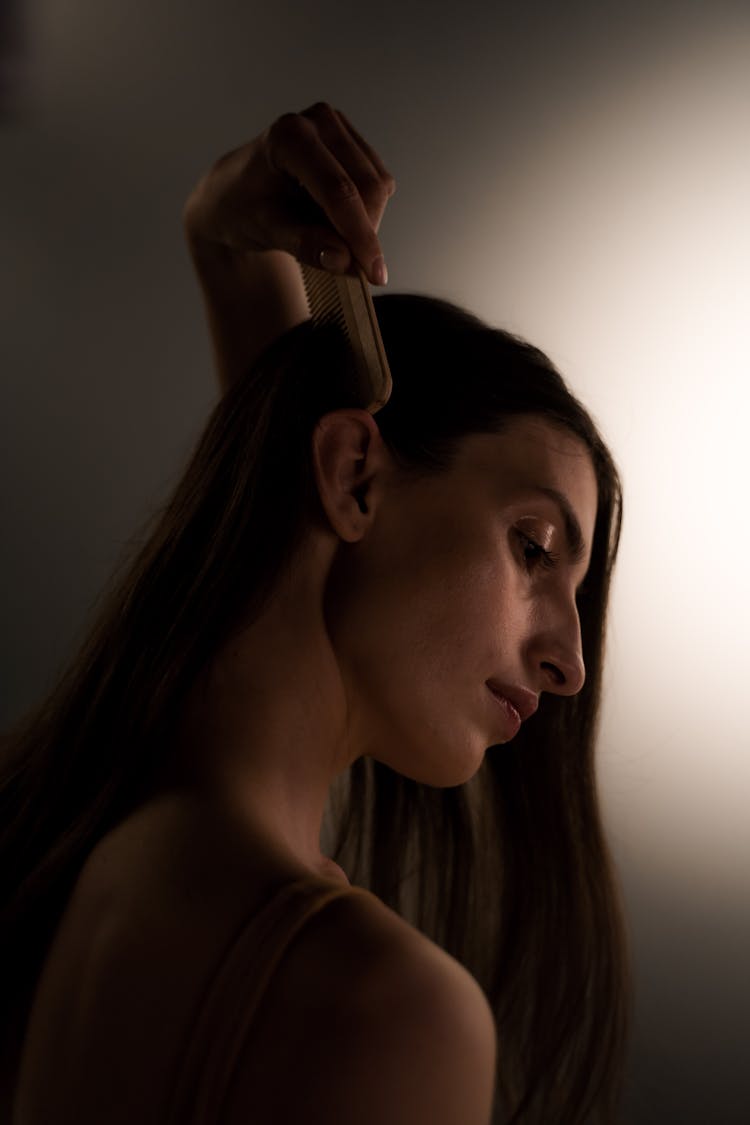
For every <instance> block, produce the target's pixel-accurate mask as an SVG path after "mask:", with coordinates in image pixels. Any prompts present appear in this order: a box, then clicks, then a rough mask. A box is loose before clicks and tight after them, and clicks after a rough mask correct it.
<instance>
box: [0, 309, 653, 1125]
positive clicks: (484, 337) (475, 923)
mask: <svg viewBox="0 0 750 1125" xmlns="http://www.w3.org/2000/svg"><path fill="white" fill-rule="evenodd" d="M376 307H377V313H378V319H379V322H380V327H381V332H382V335H383V340H384V343H385V347H386V351H387V353H388V357H389V362H390V366H391V371H392V375H393V393H392V396H391V398H390V400H389V402H388V403H387V405H386V406H385V407H384V408H383V409H382V410H380V411H379V412H378V414H377V415H376V421H377V423H378V426H379V428H380V431H381V434H382V436H383V438H384V441H385V443H386V445H387V446H388V448H389V450H390V451H391V453H392V455H393V457H394V459H395V460H396V462H397V464H398V466H399V467H400V469H401V470H402V471H403V472H404V473H412V474H417V475H420V474H435V473H441V472H445V471H447V470H448V469H450V467H451V464H452V463H453V457H454V456H455V454H456V453H457V451H458V447H459V443H460V441H461V439H462V438H463V437H464V436H465V435H468V434H471V433H494V432H500V431H501V430H502V427H503V425H504V424H505V420H506V419H507V418H508V417H509V416H511V415H513V414H521V413H523V414H530V413H531V414H537V415H542V416H543V417H545V418H546V419H547V420H548V421H552V422H554V423H555V424H559V425H561V426H564V427H566V428H567V430H569V431H572V432H573V433H574V434H576V435H577V436H578V437H579V438H580V439H581V440H582V441H583V442H584V443H585V445H586V446H587V447H588V449H589V452H590V455H591V458H592V461H593V464H594V468H595V471H596V476H597V481H598V489H599V507H598V514H597V520H596V527H595V533H594V543H593V550H592V555H591V563H590V566H589V571H588V574H587V576H586V579H585V581H584V583H583V586H582V587H581V590H580V593H579V596H578V607H579V614H580V619H581V631H582V637H583V650H584V659H585V664H586V671H587V676H586V682H585V686H584V688H583V690H582V691H581V692H580V693H579V694H578V695H576V696H573V697H561V696H555V695H549V696H543V698H542V704H541V706H540V708H539V711H538V712H537V714H536V715H535V716H534V717H533V718H532V719H530V720H528V721H527V723H525V724H524V727H523V728H522V731H521V733H519V734H518V735H517V736H516V738H515V739H514V740H513V741H512V742H511V743H509V744H508V745H505V746H503V747H502V748H499V747H498V748H497V749H496V750H494V751H490V752H489V753H488V754H486V756H485V760H484V762H483V765H482V767H481V769H480V770H479V771H478V773H477V774H476V775H475V777H474V778H472V779H471V781H470V782H469V783H468V784H466V785H464V786H459V787H456V788H449V789H435V788H432V787H429V786H425V785H421V784H419V783H417V782H414V781H412V780H411V779H408V778H404V777H402V776H401V775H399V774H397V773H396V772H395V771H393V770H391V769H390V768H389V767H387V766H385V765H383V764H382V763H380V762H377V761H375V760H374V759H372V758H365V757H362V758H360V759H358V760H357V761H356V762H355V763H354V765H353V766H352V767H351V768H350V770H348V771H347V774H346V777H345V782H346V784H345V786H339V787H334V789H335V791H332V794H331V801H330V806H329V809H328V810H327V811H328V813H330V815H331V817H332V820H331V822H330V823H331V824H332V827H333V832H334V836H335V844H334V850H333V858H334V859H336V860H337V862H339V863H341V864H342V865H343V866H344V867H345V869H346V870H347V872H348V874H349V877H350V880H351V882H352V883H353V884H357V885H361V886H364V887H367V888H369V889H370V890H372V891H373V892H374V893H375V894H376V895H378V896H379V897H380V898H381V899H382V900H383V901H384V902H385V903H386V904H387V905H389V906H390V907H391V908H392V909H394V910H397V911H398V912H399V913H401V914H403V915H404V916H405V917H409V916H410V911H411V918H410V920H411V921H412V922H413V924H414V925H416V926H417V927H418V928H419V929H420V930H422V932H424V933H425V934H427V935H428V936H429V937H431V938H432V940H434V941H436V942H437V943H438V944H440V945H442V946H443V948H444V949H446V950H447V951H448V952H449V953H451V954H452V955H453V956H454V957H456V958H457V959H458V960H459V961H461V962H462V963H463V964H464V965H466V967H467V968H468V969H469V970H470V971H471V972H473V973H474V975H475V976H476V978H477V980H478V981H479V983H480V984H481V985H482V986H483V988H484V990H485V992H486V994H487V996H488V998H489V1000H490V1003H491V1005H492V1007H493V1009H494V1011H495V1014H496V1020H497V1029H498V1042H499V1052H498V1074H497V1099H496V1107H495V1116H494V1120H495V1121H496V1122H498V1123H500V1122H503V1123H504V1125H505V1123H508V1125H510V1123H511V1122H512V1123H514V1125H515V1123H516V1122H518V1123H520V1122H529V1123H532V1122H534V1123H535V1122H539V1123H542V1122H544V1125H549V1122H551V1121H555V1122H561V1123H565V1125H578V1123H581V1125H583V1123H584V1122H587V1121H590V1120H595V1121H596V1122H597V1123H598V1122H602V1123H606V1125H610V1123H611V1122H613V1121H615V1120H616V1119H617V1104H618V1101H619V1097H620V1093H621V1084H622V1076H623V1066H624V1053H625V1046H626V1036H627V1029H628V1025H629V1018H630V1007H631V995H630V993H631V984H630V971H629V960H628V953H627V945H626V938H625V927H624V920H623V912H622V904H621V900H620V897H619V891H618V886H617V882H616V878H615V872H614V868H613V863H612V860H611V857H610V853H609V851H608V848H607V843H606V840H605V836H604V832H603V828H602V823H601V816H600V808H599V798H598V794H597V782H596V774H595V762H594V745H595V735H596V727H597V715H598V710H599V699H600V692H601V679H602V661H603V650H604V634H605V618H606V607H607V599H608V592H609V584H610V576H611V571H612V566H613V563H614V559H615V555H616V553H617V546H618V541H619V535H620V523H621V513H622V498H621V487H620V481H619V477H618V473H617V469H616V467H615V465H614V463H613V461H612V458H611V456H610V454H609V452H608V451H607V449H606V446H605V445H604V443H603V441H602V439H601V437H600V435H599V433H598V431H597V429H596V427H595V425H594V423H593V421H592V419H591V418H590V416H589V415H588V414H587V413H586V411H585V410H584V408H583V407H582V406H581V404H580V403H579V402H578V400H577V399H576V398H575V397H574V396H573V395H572V394H571V393H570V391H569V390H568V389H567V387H566V386H565V383H564V381H563V379H562V378H561V376H560V375H559V374H558V372H557V371H556V370H555V368H554V367H553V366H552V364H551V363H550V361H549V360H548V359H547V358H546V357H545V356H544V355H543V354H542V353H541V352H539V351H538V350H537V349H535V348H533V347H531V346H530V345H528V344H526V343H525V342H523V341H521V340H519V339H518V338H516V337H514V336H511V335H509V334H508V333H505V332H502V331H500V330H498V329H493V328H489V327H487V326H486V325H484V324H483V323H482V322H481V321H479V320H478V319H476V318H475V317H473V316H471V315H470V314H468V313H466V312H464V311H463V310H460V309H458V308H456V307H455V306H453V305H450V304H448V303H447V302H444V301H439V300H436V299H433V298H427V297H419V296H406V295H388V296H381V297H378V298H376ZM354 385H355V384H354V382H353V380H352V377H351V370H350V366H349V361H348V353H347V350H346V347H345V344H344V342H343V341H342V339H341V337H340V336H338V335H337V333H336V331H335V330H334V329H325V328H316V327H314V326H313V325H312V324H311V323H309V322H308V323H306V324H303V325H300V326H299V327H297V328H295V329H294V330H292V331H291V332H289V333H287V334H286V335H285V336H284V337H282V338H281V339H280V340H278V341H277V342H276V343H275V344H274V345H272V347H271V348H269V349H268V351H267V352H266V353H265V354H264V355H263V356H262V357H261V359H260V360H259V362H258V363H257V364H255V366H254V367H253V369H252V370H251V371H249V372H247V374H246V375H245V377H244V378H242V379H241V380H240V381H239V382H238V383H237V384H236V385H235V386H234V387H232V388H231V390H230V391H229V392H228V393H227V394H226V395H225V396H224V398H223V399H221V401H220V402H219V403H218V404H217V406H216V408H215V409H214V411H213V414H212V416H211V417H210V419H209V421H208V423H207V426H206V429H205V431H204V433H203V435H202V436H201V438H200V440H199V442H198V444H197V448H196V450H195V452H194V454H193V456H192V459H191V460H190V463H189V464H188V467H187V469H186V471H185V473H184V475H183V477H182V479H181V480H180V482H179V484H178V485H177V487H176V489H175V491H174V494H173V496H172V497H171V498H170V499H169V501H168V502H167V503H166V505H165V506H164V508H163V509H162V510H160V511H159V512H157V513H156V514H155V515H154V517H152V521H151V523H150V524H149V526H148V527H147V529H146V530H145V531H144V533H143V542H142V543H141V544H140V545H139V546H137V547H136V549H135V550H133V549H132V547H131V549H130V550H129V554H130V556H131V557H129V558H127V559H126V560H125V561H124V562H123V563H122V564H121V566H120V567H119V568H118V571H117V572H116V574H115V576H114V578H113V580H112V582H111V584H110V586H109V589H108V591H107V592H105V594H104V595H103V596H102V598H101V601H100V605H99V606H98V610H97V613H96V616H95V619H94V621H93V624H92V626H91V627H90V630H89V632H88V634H87V636H86V638H85V640H84V642H83V644H82V645H81V648H80V651H79V652H78V654H77V655H76V657H75V659H74V660H73V661H72V662H71V664H70V666H69V667H68V669H67V671H66V672H65V673H64V675H63V676H62V678H61V680H60V682H59V684H58V686H57V687H56V689H55V690H54V691H53V692H52V693H51V695H50V696H49V697H48V698H47V699H46V700H45V701H44V702H43V703H42V704H41V705H40V706H39V707H38V708H36V709H35V710H33V711H32V712H31V713H30V714H28V715H27V716H25V717H24V718H23V719H22V720H21V721H20V722H19V723H17V724H16V727H15V729H14V730H12V731H11V732H10V733H9V734H7V735H6V736H5V737H4V738H3V742H2V757H1V758H0V927H1V929H0V994H3V995H4V996H5V997H6V1000H7V1001H8V1002H9V1003H11V1006H12V1010H13V1012H14V1013H15V1022H12V1023H11V1024H10V1025H9V1026H10V1027H11V1028H12V1031H11V1033H10V1034H11V1038H12V1037H13V1036H15V1040H13V1041H14V1042H15V1043H16V1047H17V1042H18V1038H19V1036H20V1031H21V1029H22V1026H23V1020H24V1018H25V1014H26V1012H27V1011H28V1005H29V1002H30V997H31V995H32V990H33V986H34V983H35V980H36V977H37V975H38V972H39V969H40V966H41V964H42V961H43V959H44V956H45V953H46V950H47V948H48V946H49V943H50V941H51V939H52V936H53V934H54V930H55V926H56V924H57V922H58V920H59V917H60V914H61V912H62V909H63V908H64V906H65V903H66V901H67V899H68V897H69V895H70V893H71V890H72V887H73V885H74V883H75V880H76V878H77V875H78V873H79V872H80V870H81V867H82V865H83V863H84V862H85V860H86V858H87V856H88V854H89V852H90V851H91V850H92V848H93V847H94V845H95V844H96V843H97V841H98V840H100V839H101V838H102V836H104V835H105V834H106V833H107V832H108V831H109V830H110V829H112V828H113V827H114V826H115V825H116V824H117V823H118V822H119V821H120V820H121V819H122V818H123V817H124V816H126V815H127V814H128V813H129V812H131V811H132V810H133V809H134V808H135V807H137V806H138V805H139V804H140V803H141V802H142V801H144V800H145V799H147V798H148V797H149V796H150V795H152V794H153V793H154V792H155V791H156V790H157V789H158V787H159V785H160V784H161V782H162V780H163V779H164V778H165V777H168V776H169V773H170V769H171V767H172V766H173V765H174V764H175V761H174V759H175V755H176V753H177V751H176V745H177V740H176V738H175V732H176V730H177V727H178V724H179V719H180V715H181V708H182V706H183V703H184V700H185V699H186V696H187V694H188V692H189V691H190V688H191V686H192V684H193V683H194V682H195V680H196V677H197V676H198V674H199V673H200V672H201V671H202V669H204V668H205V667H206V665H207V664H208V663H209V662H210V661H211V659H212V658H213V656H214V655H215V654H216V653H217V652H218V650H219V649H220V648H221V647H222V646H223V645H224V644H225V643H226V642H227V640H229V638H230V637H231V636H232V634H233V633H234V632H236V631H238V630H239V629H241V628H244V627H245V626H246V625H247V624H248V623H249V622H250V621H252V619H253V617H254V616H256V615H257V614H258V613H259V612H260V610H261V609H262V607H263V605H264V603H265V601H266V599H267V598H268V597H269V596H270V594H271V592H272V591H273V589H274V586H275V583H276V581H277V579H278V576H279V575H280V574H281V573H282V572H283V571H284V569H285V567H286V566H287V564H288V563H289V561H290V560H291V559H292V558H293V557H294V555H295V553H296V551H297V550H298V548H299V547H300V545H301V543H302V541H303V535H304V533H305V530H306V528H307V526H308V522H309V520H310V518H311V517H312V516H313V515H314V514H317V515H319V511H320V510H319V507H318V505H319V500H318V496H317V491H316V489H315V485H314V476H313V472H312V464H311V458H310V439H311V435H312V431H313V428H314V426H315V423H316V421H317V420H318V419H319V418H320V417H321V416H322V415H323V414H325V413H327V412H329V411H332V410H336V409H339V408H342V409H343V408H347V407H361V406H363V405H365V404H363V403H361V402H358V401H357V400H356V396H355V395H354V394H353V391H352V387H353V386H354ZM9 1049H12V1043H11V1047H10V1048H9Z"/></svg>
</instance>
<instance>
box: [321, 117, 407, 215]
mask: <svg viewBox="0 0 750 1125" xmlns="http://www.w3.org/2000/svg"><path fill="white" fill-rule="evenodd" d="M302 116H309V117H310V118H311V120H313V121H314V122H315V124H316V126H317V128H318V132H319V134H320V136H321V138H322V140H323V141H324V143H325V144H326V145H327V146H328V148H329V150H330V151H331V152H332V153H333V155H334V156H335V157H336V159H337V160H338V162H339V164H341V166H342V168H345V169H346V171H347V172H348V173H349V175H350V176H351V178H352V179H353V180H354V182H355V183H356V185H357V188H358V190H359V194H360V195H361V197H362V202H363V203H364V205H365V208H366V210H367V214H368V215H369V217H370V222H371V223H372V224H373V226H374V227H375V229H376V230H377V228H378V226H379V225H380V221H381V219H382V217H383V213H384V211H385V208H386V205H387V203H388V200H389V198H390V196H391V195H392V194H393V191H394V189H395V181H394V179H393V177H392V176H391V175H390V173H389V172H387V171H386V169H385V166H384V165H383V162H382V160H380V157H378V155H377V153H375V151H374V149H371V148H370V146H369V145H367V144H366V143H365V142H364V141H363V140H362V138H361V137H358V135H357V134H356V132H355V131H354V130H351V129H350V128H348V127H347V125H346V124H345V123H344V121H343V120H342V117H343V115H342V114H341V113H340V112H339V111H338V110H335V109H333V108H332V107H331V106H329V105H327V104H326V103H325V102H321V103H318V104H316V105H314V106H311V108H310V109H309V110H305V111H304V113H303V115H302ZM371 154H372V156H374V157H375V161H373V159H372V158H371Z"/></svg>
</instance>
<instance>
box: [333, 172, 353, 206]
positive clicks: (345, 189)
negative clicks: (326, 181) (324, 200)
mask: <svg viewBox="0 0 750 1125" xmlns="http://www.w3.org/2000/svg"><path fill="white" fill-rule="evenodd" d="M358 195H359V189H358V188H357V185H356V184H355V183H354V180H352V179H350V178H349V176H338V177H336V178H335V179H334V180H333V181H332V183H331V197H332V198H333V199H335V200H336V201H337V202H339V203H350V202H351V201H352V200H353V199H356V198H357V196H358Z"/></svg>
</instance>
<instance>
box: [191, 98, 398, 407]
mask: <svg viewBox="0 0 750 1125" xmlns="http://www.w3.org/2000/svg"><path fill="white" fill-rule="evenodd" d="M394 191H395V181H394V179H393V177H392V176H391V175H390V173H389V172H388V171H387V170H386V168H385V166H384V165H383V162H382V160H381V159H380V157H379V156H378V154H377V153H376V152H375V150H374V149H373V148H372V147H371V146H370V145H369V144H368V143H367V142H366V141H365V140H364V139H363V138H362V137H361V136H360V135H359V134H358V133H357V132H356V130H355V129H354V128H353V126H352V125H351V124H350V123H349V121H348V120H347V119H346V117H345V116H344V114H343V113H341V111H340V110H335V109H333V108H332V107H331V106H329V105H327V104H326V103H324V102H318V103H316V104H315V105H313V106H311V107H310V108H309V109H306V110H304V111H303V112H302V113H286V114H284V115H283V116H281V117H279V118H278V119H277V120H276V121H274V123H273V124H272V125H271V126H269V128H268V129H266V130H265V131H264V132H263V133H261V135H260V136H259V137H256V138H255V140H253V141H250V142H249V143H248V144H245V145H242V146H241V147H240V148H237V149H234V150H233V151H232V152H228V153H226V154H225V155H224V156H222V157H221V158H220V159H219V160H217V161H216V163H215V164H214V165H213V167H212V168H211V169H210V170H209V171H208V172H207V173H206V175H205V176H203V177H202V179H201V180H200V181H199V182H198V183H197V184H196V186H195V187H194V188H193V190H192V192H191V193H190V195H189V197H188V199H187V202H186V203H185V207H184V210H183V225H184V229H185V237H186V239H187V244H188V249H189V251H190V256H191V259H192V261H193V265H194V267H195V270H196V274H197V276H198V281H199V284H200V287H201V291H202V294H203V300H204V305H205V309H206V318H207V321H208V327H209V332H210V335H211V343H212V347H213V352H214V360H215V364H216V372H217V376H218V379H219V384H220V386H221V388H222V391H226V390H227V389H228V388H229V387H230V386H231V385H232V383H233V382H234V381H235V380H236V379H238V378H239V377H240V376H241V374H242V373H243V372H245V371H246V370H247V369H248V367H249V366H250V365H251V364H252V363H254V362H255V360H256V359H257V358H258V356H259V355H260V354H261V352H263V351H264V349H265V348H266V347H268V345H269V344H271V343H272V342H273V341H274V340H275V339H276V338H277V337H278V336H280V335H281V334H282V333H283V332H285V331H286V330H287V329H288V328H292V327H293V326H294V325H295V324H299V323H300V322H301V321H303V320H306V319H307V317H308V315H309V314H308V311H307V302H306V299H305V294H304V289H303V287H302V278H301V274H300V270H299V266H298V262H305V263H307V264H308V265H313V266H318V267H320V266H322V267H323V268H326V269H330V270H332V271H333V272H336V273H346V272H349V271H350V270H351V269H352V258H354V259H355V260H356V261H358V262H359V264H360V265H361V266H362V268H363V269H364V271H365V273H366V274H367V277H368V278H369V279H370V281H371V282H372V283H373V284H374V285H383V284H385V282H386V280H387V273H386V272H385V263H384V261H383V252H382V249H381V246H380V242H379V240H378V236H377V231H378V228H379V226H380V220H381V219H382V217H383V212H384V211H385V207H386V204H387V202H388V199H389V198H390V196H391V195H392V194H393V192H394Z"/></svg>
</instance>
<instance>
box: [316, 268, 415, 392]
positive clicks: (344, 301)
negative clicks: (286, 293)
mask: <svg viewBox="0 0 750 1125" xmlns="http://www.w3.org/2000/svg"><path fill="white" fill-rule="evenodd" d="M300 269H301V270H302V281H303V282H304V286H305V294H306V296H307V304H308V307H309V309H310V316H311V318H312V320H313V322H314V323H315V324H336V325H337V326H338V327H339V328H340V329H341V330H342V331H343V333H344V335H345V336H346V338H347V340H348V341H349V344H350V347H351V350H352V355H353V357H354V365H355V370H356V377H357V387H358V391H359V395H360V401H361V402H366V403H367V404H368V405H367V407H366V409H367V410H368V411H369V413H370V414H375V413H377V411H378V410H380V408H381V407H383V406H385V404H386V403H387V401H388V399H389V398H390V397H391V391H392V389H393V383H392V381H391V372H390V369H389V367H388V359H387V357H386V354H385V348H384V347H383V340H382V338H381V335H380V328H379V327H378V319H377V317H376V315H375V307H374V305H373V303H372V297H371V296H370V286H369V283H368V281H367V278H366V277H365V274H364V271H363V270H362V269H361V268H360V266H359V265H358V264H357V263H355V269H356V271H357V276H356V277H349V276H348V275H343V276H342V275H340V274H333V273H329V272H328V270H319V269H316V268H315V267H314V266H307V265H303V264H300Z"/></svg>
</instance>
